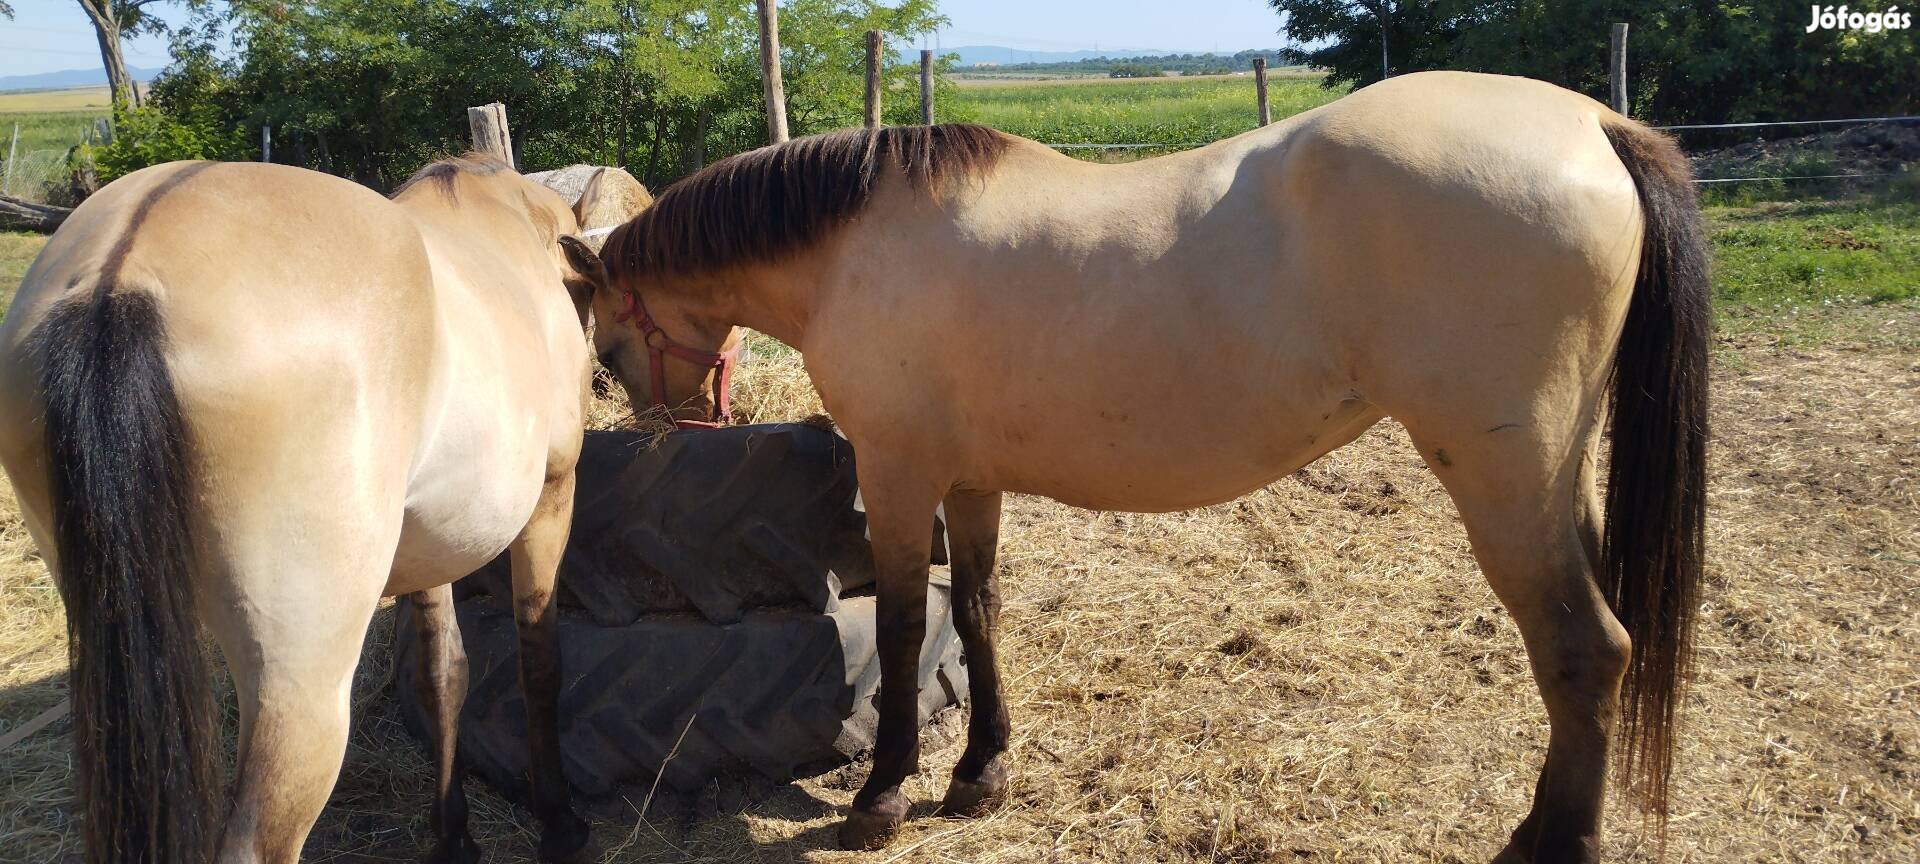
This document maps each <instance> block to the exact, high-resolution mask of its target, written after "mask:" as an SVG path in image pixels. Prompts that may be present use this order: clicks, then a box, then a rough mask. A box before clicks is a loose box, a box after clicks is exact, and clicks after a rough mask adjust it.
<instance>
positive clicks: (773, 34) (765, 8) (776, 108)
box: [758, 0, 787, 144]
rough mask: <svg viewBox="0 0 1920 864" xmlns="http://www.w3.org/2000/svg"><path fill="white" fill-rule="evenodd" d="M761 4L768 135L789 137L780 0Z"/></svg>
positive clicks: (781, 138)
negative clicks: (781, 68)
mask: <svg viewBox="0 0 1920 864" xmlns="http://www.w3.org/2000/svg"><path fill="white" fill-rule="evenodd" d="M758 5H759V7H760V83H761V92H762V94H763V95H764V96H765V97H766V100H767V138H768V139H769V140H770V141H772V142H773V143H775V144H784V143H786V140H787V86H786V84H785V83H783V82H781V80H780V7H779V6H778V5H777V0H758Z"/></svg>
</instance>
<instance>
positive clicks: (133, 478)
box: [34, 284, 221, 864]
mask: <svg viewBox="0 0 1920 864" xmlns="http://www.w3.org/2000/svg"><path fill="white" fill-rule="evenodd" d="M34 342H35V349H34V350H35V353H36V354H37V355H38V360H39V362H40V389H41V395H42V397H43V398H44V399H45V400H46V406H45V407H46V415H45V418H46V420H45V430H46V438H47V444H48V453H47V456H48V461H47V470H48V481H49V491H50V497H51V499H52V516H53V531H52V533H53V542H54V547H55V551H56V553H57V554H56V556H55V557H56V561H55V563H56V569H57V571H58V572H57V573H56V574H55V579H56V582H57V584H58V585H59V588H60V595H61V598H62V599H63V600H64V601H65V603H66V609H67V637H68V651H69V655H70V660H71V663H72V671H71V673H70V676H71V684H70V685H69V686H70V688H71V693H72V699H73V712H74V724H73V729H74V731H73V735H74V749H75V751H76V753H77V757H78V758H77V763H78V764H77V773H78V776H79V792H80V802H81V807H82V810H83V812H84V813H85V816H86V819H85V828H84V836H85V840H86V859H87V861H88V862H91V864H104V862H126V861H137V862H152V864H176V862H179V864H185V862H193V864H199V862H204V861H208V860H211V858H212V857H213V855H212V852H213V848H212V847H213V843H214V839H215V838H214V825H213V819H214V816H215V814H216V807H215V805H216V804H217V803H218V802H217V798H218V795H219V793H218V791H217V790H218V788H219V785H218V784H219V778H220V775H221V772H220V770H219V758H218V751H217V750H216V749H215V748H216V747H217V746H218V742H217V738H216V736H215V735H214V728H215V717H216V715H215V714H214V709H213V702H212V692H211V691H212V685H211V682H210V681H209V678H208V671H209V664H208V660H207V657H206V652H205V650H204V648H203V646H202V643H201V640H200V633H199V628H198V626H197V624H196V618H195V616H194V609H193V594H194V592H193V585H192V582H191V581H190V576H191V571H190V568H191V565H192V561H193V545H192V541H191V539H190V538H189V536H188V518H189V506H190V504H191V502H192V495H191V489H190V488H189V483H190V481H191V471H190V468H189V462H188V453H187V446H186V440H185V436H186V429H185V427H184V425H183V423H182V420H181V415H180V406H179V403H178V401H177V400H176V398H175V394H174V389H173V378H172V376H171V374H170V373H169V372H168V369H167V362H166V327H165V322H164V320H163V319H162V317H161V314H160V309H159V306H158V304H157V303H156V302H155V300H154V298H153V297H152V296H151V295H150V294H147V293H145V292H140V291H131V290H124V289H122V290H115V289H114V286H111V285H104V284H103V285H101V286H100V287H99V288H97V289H94V290H93V291H92V292H91V297H90V298H81V299H76V300H73V301H69V302H66V303H64V304H62V305H60V306H58V307H56V308H55V309H54V310H53V311H52V312H51V313H50V314H49V315H48V317H47V319H46V321H45V322H43V323H42V324H41V325H40V327H39V328H38V329H37V330H36V332H35V334H34Z"/></svg>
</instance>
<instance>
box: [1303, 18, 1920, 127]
mask: <svg viewBox="0 0 1920 864" xmlns="http://www.w3.org/2000/svg"><path fill="white" fill-rule="evenodd" d="M1269 3H1270V5H1272V6H1273V8H1274V9H1275V10H1276V11H1278V12H1280V13H1281V14H1283V15H1284V16H1285V18H1286V20H1285V26H1286V30H1287V33H1288V35H1289V36H1290V37H1292V39H1293V40H1294V41H1296V42H1299V43H1306V44H1311V45H1318V46H1319V47H1316V48H1312V49H1304V48H1293V49H1289V50H1288V51H1287V52H1286V55H1287V60H1288V61H1289V62H1295V63H1311V64H1313V65H1315V66H1319V67H1322V68H1325V69H1327V70H1328V73H1329V74H1328V84H1329V85H1330V86H1341V85H1349V84H1351V85H1364V84H1368V83H1372V82H1374V81H1378V80H1380V78H1381V77H1382V68H1381V66H1382V62H1381V57H1382V52H1383V51H1384V50H1387V49H1389V48H1390V52H1389V56H1390V61H1391V62H1390V65H1391V68H1392V71H1393V72H1394V73H1395V74H1400V73H1404V72H1413V71H1418V70H1422V69H1463V70H1468V71H1478V72H1497V73H1503V74H1509V75H1524V76H1527V77H1531V78H1539V79H1542V80H1545V81H1551V82H1553V83H1555V84H1559V85H1561V86H1563V87H1567V88H1570V89H1573V90H1578V91H1580V92H1583V93H1586V94H1588V95H1590V96H1594V97H1595V98H1599V99H1605V98H1606V88H1607V73H1606V56H1607V34H1608V25H1610V24H1611V23H1613V22H1616V21H1624V22H1627V23H1629V24H1631V25H1633V41H1632V50H1631V52H1630V54H1629V57H1628V76H1627V77H1628V81H1629V83H1630V84H1631V86H1632V91H1631V92H1630V94H1629V97H1630V102H1631V103H1632V108H1633V113H1634V114H1635V116H1639V117H1643V118H1646V119H1650V120H1652V121H1654V122H1658V123H1689V122H1720V121H1733V122H1737V121H1746V120H1783V119H1818V118H1827V117H1837V116H1846V115H1851V116H1862V115H1873V114H1883V113H1897V114H1905V113H1911V112H1913V111H1914V110H1916V108H1920V40H1915V39H1913V38H1911V34H1910V31H1887V32H1882V33H1877V34H1868V33H1864V32H1853V31H1844V30H1822V31H1818V32H1815V33H1808V32H1806V14H1807V10H1806V8H1805V7H1803V6H1796V5H1794V4H1785V3H1767V2H1758V0H1699V2H1689V3H1673V2H1671V0H1596V2H1590V3H1565V2H1551V0H1396V2H1393V3H1392V4H1391V7H1390V8H1389V7H1388V6H1387V5H1386V3H1385V0H1366V2H1360V0H1269ZM1382 12H1385V13H1386V14H1387V21H1386V25H1387V26H1385V27H1384V28H1383V27H1382V26H1381V20H1380V17H1379V16H1380V14H1381V13H1382ZM1383 40H1384V41H1385V43H1386V44H1385V46H1384V47H1383V44H1382V43H1383Z"/></svg>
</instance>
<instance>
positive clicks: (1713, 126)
mask: <svg viewBox="0 0 1920 864" xmlns="http://www.w3.org/2000/svg"><path fill="white" fill-rule="evenodd" d="M1872 123H1890V124H1898V123H1920V115H1902V116H1898V117H1848V118H1843V119H1836V120H1765V121H1755V122H1751V123H1685V124H1677V125H1673V126H1655V127H1653V128H1655V129H1659V130H1661V131H1665V132H1687V131H1696V130H1726V129H1762V128H1775V127H1785V126H1839V125H1856V126H1857V125H1866V124H1872ZM1213 143H1216V142H1213V141H1178V142H1167V143H1162V144H1137V143H1136V144H1082V143H1071V144H1047V145H1046V146H1048V147H1051V148H1053V149H1055V150H1062V151H1065V150H1166V151H1169V152H1177V151H1181V150H1193V149H1196V148H1199V147H1205V146H1207V145H1209V144H1213ZM1900 173H1901V172H1897V171H1882V172H1877V173H1862V174H1782V175H1767V176H1758V177H1716V178H1712V179H1705V180H1695V181H1693V182H1694V183H1697V184H1700V185H1715V184H1722V183H1758V182H1768V181H1781V182H1793V181H1801V180H1863V179H1871V178H1876V177H1895V176H1899V174H1900Z"/></svg>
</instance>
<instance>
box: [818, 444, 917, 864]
mask: <svg viewBox="0 0 1920 864" xmlns="http://www.w3.org/2000/svg"><path fill="white" fill-rule="evenodd" d="M856 446H858V445H857V444H856ZM862 458H865V457H864V456H863V457H862ZM875 461H878V460H875ZM860 474H861V477H860V480H861V484H862V486H863V489H862V494H863V495H864V496H865V498H866V503H867V513H868V523H867V524H868V531H869V534H870V535H871V536H872V538H873V560H874V570H875V572H876V573H877V575H878V578H879V602H878V604H877V605H878V610H877V615H878V619H877V621H876V622H875V624H876V627H875V631H876V634H877V636H878V642H879V654H880V730H879V735H878V737H877V740H875V742H874V745H873V773H871V774H870V775H868V777H867V783H866V785H865V786H863V787H861V789H860V793H859V794H858V795H856V796H854V799H853V810H852V812H849V813H848V814H847V821H846V822H845V823H842V824H841V826H840V845H842V846H844V847H846V848H848V849H878V848H880V847H882V846H885V845H886V844H887V841H888V840H891V839H892V838H893V834H894V832H895V831H896V830H898V829H899V827H900V824H901V823H902V822H904V821H906V817H907V808H908V802H907V797H906V795H904V794H902V793H901V791H900V782H901V781H902V780H905V779H906V778H907V777H908V776H910V775H912V774H915V773H918V772H919V770H920V723H919V720H920V681H919V678H920V649H921V643H922V642H923V641H924V640H925V639H926V631H927V566H928V563H929V561H930V559H931V556H932V548H931V544H930V543H929V538H928V535H927V528H928V526H929V525H931V524H932V523H933V511H934V509H935V507H936V506H937V505H938V504H939V497H938V493H937V492H935V493H932V494H929V495H926V496H924V497H925V498H926V500H921V498H922V496H919V495H912V494H901V493H900V492H899V491H898V490H895V489H890V488H889V487H888V486H887V485H886V484H885V483H884V482H883V481H882V482H876V481H875V480H873V479H871V478H874V477H876V476H884V475H881V474H880V472H877V471H870V470H869V468H868V467H867V463H864V462H863V463H862V468H861V471H860Z"/></svg>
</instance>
